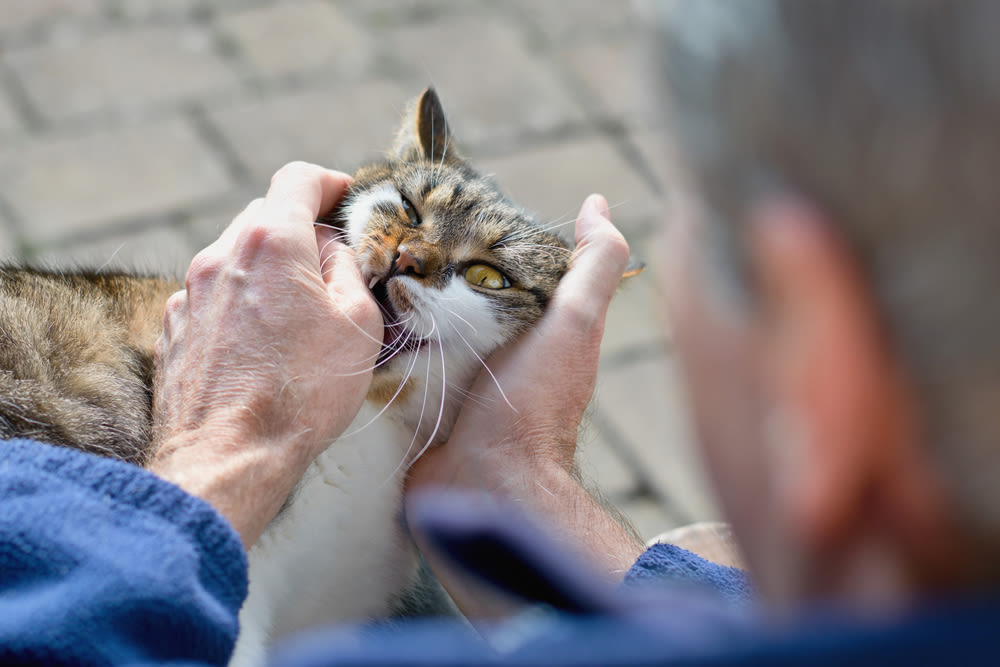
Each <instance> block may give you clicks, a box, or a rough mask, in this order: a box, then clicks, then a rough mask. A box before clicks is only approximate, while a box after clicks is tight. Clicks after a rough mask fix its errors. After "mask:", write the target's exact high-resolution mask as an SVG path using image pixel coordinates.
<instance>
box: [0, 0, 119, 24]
mask: <svg viewBox="0 0 1000 667" xmlns="http://www.w3.org/2000/svg"><path fill="white" fill-rule="evenodd" d="M99 11H100V2H99V0H4V3H3V11H0V31H4V32H6V31H16V30H24V29H26V28H29V27H31V26H34V25H37V24H40V23H43V22H50V23H51V22H62V21H70V20H73V19H79V18H82V17H86V16H93V15H94V14H97V13H98V12H99Z"/></svg>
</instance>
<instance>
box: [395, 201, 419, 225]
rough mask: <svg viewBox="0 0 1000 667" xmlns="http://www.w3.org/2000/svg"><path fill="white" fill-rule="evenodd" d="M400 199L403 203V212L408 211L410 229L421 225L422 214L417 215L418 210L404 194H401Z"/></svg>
mask: <svg viewBox="0 0 1000 667" xmlns="http://www.w3.org/2000/svg"><path fill="white" fill-rule="evenodd" d="M399 198H400V200H402V202H403V210H404V211H406V215H407V217H409V218H410V227H416V226H418V225H419V224H420V214H419V213H417V209H416V208H415V207H414V206H413V204H412V202H410V200H409V199H407V198H406V197H405V196H404V195H403V194H402V193H400V195H399Z"/></svg>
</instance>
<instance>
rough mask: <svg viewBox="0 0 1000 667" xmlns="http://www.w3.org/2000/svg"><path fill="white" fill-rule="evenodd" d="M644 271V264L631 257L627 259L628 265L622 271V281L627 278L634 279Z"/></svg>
mask: <svg viewBox="0 0 1000 667" xmlns="http://www.w3.org/2000/svg"><path fill="white" fill-rule="evenodd" d="M645 270H646V263H645V262H640V261H639V260H637V259H634V258H632V257H629V258H628V264H626V265H625V270H624V271H622V280H626V279H628V278H635V277H636V276H637V275H639V274H640V273H642V272H643V271H645Z"/></svg>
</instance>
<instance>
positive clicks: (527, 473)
mask: <svg viewBox="0 0 1000 667" xmlns="http://www.w3.org/2000/svg"><path fill="white" fill-rule="evenodd" d="M576 242H577V245H576V249H575V250H574V254H573V259H572V263H571V265H570V270H569V271H568V272H567V274H566V275H565V277H563V279H562V281H561V282H560V284H559V287H558V288H557V289H556V293H555V295H554V297H553V299H552V301H551V303H550V304H549V308H548V311H547V312H546V314H545V316H544V317H543V318H542V320H541V321H540V322H539V323H538V325H537V326H536V327H534V328H533V329H532V330H530V331H528V332H527V333H526V334H525V335H524V336H523V337H522V338H520V339H519V340H518V341H516V342H515V343H514V344H513V345H511V346H508V347H506V348H504V349H502V350H500V351H499V352H497V353H495V354H493V355H492V356H491V357H490V358H489V359H488V360H487V365H488V366H489V368H490V369H491V370H492V371H493V373H492V376H491V375H490V374H489V373H487V372H485V371H484V372H483V373H481V374H480V377H479V378H478V380H477V381H476V383H475V384H474V385H473V387H472V395H473V396H475V397H476V400H472V401H467V402H466V403H465V405H464V406H463V408H462V411H461V413H460V414H459V417H458V421H457V422H456V424H455V427H454V429H453V430H452V434H451V437H450V438H449V440H448V442H447V443H446V444H445V445H444V446H442V447H439V448H437V449H432V450H429V451H428V452H427V453H426V454H424V456H423V457H422V458H421V459H420V460H419V461H417V463H416V464H415V465H414V466H413V468H412V469H411V471H410V477H409V481H408V491H414V490H417V489H420V488H424V487H433V486H439V487H440V486H444V487H450V488H459V489H462V488H465V489H483V490H486V491H488V492H490V493H494V494H497V495H500V496H503V497H506V498H508V499H510V500H513V501H515V502H516V503H517V504H519V505H520V506H522V507H524V508H525V509H526V510H527V511H530V512H533V513H534V514H536V515H538V517H539V518H540V519H541V520H542V521H544V522H546V525H548V526H550V527H551V528H552V535H553V537H554V538H556V539H558V540H560V541H562V542H564V543H566V544H568V545H570V546H571V547H575V549H576V551H578V552H580V553H584V552H586V553H589V554H591V555H592V558H591V559H592V561H593V562H594V564H595V565H596V566H597V568H598V570H599V572H600V574H602V575H603V576H605V577H606V578H608V579H610V580H620V579H621V576H622V574H623V573H624V571H625V570H627V569H628V567H630V566H631V565H632V563H633V562H634V561H635V559H636V557H637V556H638V555H639V554H640V553H641V552H642V545H641V544H638V543H637V542H636V541H635V539H634V538H632V537H631V536H630V534H629V532H628V531H626V530H625V529H624V528H622V527H621V526H620V525H619V524H618V523H617V522H616V521H615V520H614V519H612V518H611V516H610V515H608V513H607V512H605V511H604V510H603V508H601V507H600V505H598V504H597V502H596V501H594V500H593V498H591V497H590V495H589V494H588V493H587V492H586V491H585V490H584V489H583V487H581V486H580V484H579V483H578V481H577V480H576V479H575V478H574V476H573V457H574V454H575V452H576V439H577V429H578V426H579V424H580V420H581V419H582V417H583V413H584V410H585V409H586V407H587V404H588V402H589V401H590V397H591V394H592V393H593V390H594V383H595V381H596V377H597V365H598V355H599V352H600V345H601V336H602V334H603V332H604V318H605V315H606V313H607V308H608V304H609V303H610V301H611V297H612V296H613V295H614V292H615V289H616V288H617V286H618V283H619V281H620V279H621V275H622V272H623V270H624V269H625V265H626V263H627V262H628V255H629V252H628V245H627V244H626V243H625V239H624V238H622V235H621V234H620V233H619V232H618V230H617V229H615V227H614V225H612V224H611V222H610V216H609V214H608V206H607V202H605V200H604V198H603V197H600V196H598V195H591V196H590V197H589V198H588V199H587V200H586V201H585V202H584V204H583V208H582V209H581V210H580V216H579V218H578V219H577V223H576ZM415 538H416V539H417V541H418V543H421V536H420V535H415ZM421 546H422V547H425V546H426V545H424V544H421ZM427 551H429V550H428V549H425V555H427ZM428 559H429V561H430V562H431V564H432V566H434V569H435V572H436V574H437V575H438V576H439V578H441V579H442V580H443V581H444V582H445V585H446V587H447V588H448V589H449V591H450V592H451V593H452V595H453V596H454V597H455V598H456V601H457V602H458V603H459V606H460V607H462V608H463V611H466V612H467V613H470V614H471V615H479V614H488V613H489V612H490V610H489V609H483V608H482V606H481V604H479V603H478V601H477V600H475V599H471V598H472V597H473V596H471V595H470V596H464V595H463V593H464V591H463V589H462V587H461V584H460V583H459V582H457V581H449V579H450V577H449V573H448V572H447V570H446V569H445V568H443V567H442V563H441V562H439V561H437V560H436V559H435V558H434V557H433V555H429V556H428Z"/></svg>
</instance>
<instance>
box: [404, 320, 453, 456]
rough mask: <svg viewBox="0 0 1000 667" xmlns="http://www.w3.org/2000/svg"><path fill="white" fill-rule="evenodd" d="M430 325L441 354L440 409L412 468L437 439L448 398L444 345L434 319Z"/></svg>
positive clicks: (428, 357) (428, 356)
mask: <svg viewBox="0 0 1000 667" xmlns="http://www.w3.org/2000/svg"><path fill="white" fill-rule="evenodd" d="M431 323H432V324H433V325H434V330H436V331H437V340H438V349H439V352H441V407H440V408H438V416H437V422H435V423H434V430H433V431H431V434H430V436H429V437H428V438H427V442H426V443H424V446H423V447H422V448H421V449H420V451H419V452H417V455H416V456H414V457H413V461H411V462H410V465H411V466H412V465H413V464H414V463H416V462H417V461H419V460H420V457H421V456H423V455H424V452H426V451H427V449H428V448H429V447H430V446H431V445H432V444H433V443H434V438H435V437H437V434H438V430H439V429H440V428H441V420H442V419H443V418H444V403H445V399H446V398H447V396H448V382H447V370H446V367H445V362H444V343H443V341H442V340H441V330H440V329H438V328H437V323H436V322H435V321H434V317H433V316H432V317H431ZM427 361H428V363H427V365H428V367H430V355H429V354H428V355H427Z"/></svg>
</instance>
